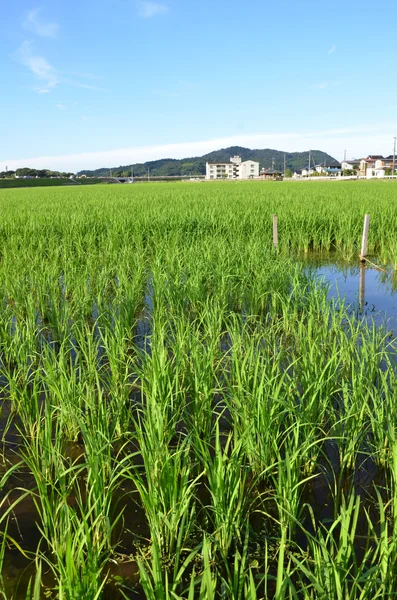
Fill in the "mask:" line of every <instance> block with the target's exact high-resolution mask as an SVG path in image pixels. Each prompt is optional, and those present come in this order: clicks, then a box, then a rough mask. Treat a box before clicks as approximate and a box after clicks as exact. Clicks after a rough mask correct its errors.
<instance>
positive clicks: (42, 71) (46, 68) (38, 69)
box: [16, 41, 59, 93]
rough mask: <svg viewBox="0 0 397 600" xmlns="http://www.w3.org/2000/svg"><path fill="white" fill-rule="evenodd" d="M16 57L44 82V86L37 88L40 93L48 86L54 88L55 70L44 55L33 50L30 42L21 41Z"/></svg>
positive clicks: (57, 80) (57, 81)
mask: <svg viewBox="0 0 397 600" xmlns="http://www.w3.org/2000/svg"><path fill="white" fill-rule="evenodd" d="M16 59H17V60H18V62H20V63H21V64H22V65H24V66H25V67H27V68H28V69H29V70H30V71H31V72H32V73H33V75H34V76H35V77H36V78H37V79H40V80H42V81H44V82H45V88H42V89H40V90H38V91H39V92H40V93H45V92H44V90H45V91H48V88H54V87H55V86H56V85H57V84H58V83H59V79H58V76H57V73H56V70H55V69H54V67H53V66H52V65H50V63H49V62H48V61H47V60H46V59H45V58H44V56H40V55H39V54H36V53H35V52H34V49H33V44H32V42H29V41H25V42H23V44H22V46H20V48H19V49H18V50H17V53H16Z"/></svg>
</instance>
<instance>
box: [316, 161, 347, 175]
mask: <svg viewBox="0 0 397 600" xmlns="http://www.w3.org/2000/svg"><path fill="white" fill-rule="evenodd" d="M315 169H316V171H317V173H319V174H320V175H338V174H339V173H340V170H341V165H340V163H338V162H337V161H336V160H334V161H332V162H328V163H327V162H323V163H320V164H318V165H316V166H315Z"/></svg>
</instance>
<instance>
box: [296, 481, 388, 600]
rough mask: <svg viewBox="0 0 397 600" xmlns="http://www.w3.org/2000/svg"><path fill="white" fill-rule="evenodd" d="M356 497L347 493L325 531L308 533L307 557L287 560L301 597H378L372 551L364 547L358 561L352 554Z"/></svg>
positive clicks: (355, 533)
mask: <svg viewBox="0 0 397 600" xmlns="http://www.w3.org/2000/svg"><path fill="white" fill-rule="evenodd" d="M359 512H360V497H359V496H355V494H354V492H351V493H350V495H349V497H348V498H347V500H346V501H345V500H344V498H343V499H342V504H341V510H340V514H339V516H338V518H336V519H335V520H334V522H333V523H332V524H331V526H330V527H329V528H328V529H325V528H324V530H323V529H322V528H321V526H320V528H319V529H317V530H316V532H315V535H314V536H312V535H310V534H308V542H309V550H308V558H307V559H306V560H305V559H303V560H302V559H299V558H297V557H295V556H294V555H293V554H292V555H291V559H292V561H293V562H294V564H295V565H296V567H297V570H296V572H297V573H298V574H299V575H300V577H301V586H302V589H303V597H304V598H316V599H317V598H318V599H321V600H322V599H323V600H325V599H326V598H337V599H340V600H342V599H343V598H357V599H358V598H378V597H384V596H383V594H382V593H380V594H379V591H380V590H379V579H378V576H377V566H376V564H375V565H372V564H371V557H372V554H373V552H372V549H371V548H368V547H367V548H366V549H365V550H364V556H363V557H362V558H361V560H359V559H358V557H357V553H356V548H355V546H356V543H357V537H356V536H357V523H358V518H359Z"/></svg>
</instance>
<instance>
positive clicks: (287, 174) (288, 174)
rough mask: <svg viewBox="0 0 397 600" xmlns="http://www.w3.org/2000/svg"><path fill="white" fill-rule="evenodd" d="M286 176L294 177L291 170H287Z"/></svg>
mask: <svg viewBox="0 0 397 600" xmlns="http://www.w3.org/2000/svg"><path fill="white" fill-rule="evenodd" d="M284 176H285V177H292V171H291V169H285V173H284Z"/></svg>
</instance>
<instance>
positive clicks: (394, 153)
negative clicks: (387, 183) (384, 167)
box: [391, 137, 396, 177]
mask: <svg viewBox="0 0 397 600" xmlns="http://www.w3.org/2000/svg"><path fill="white" fill-rule="evenodd" d="M395 164H396V138H395V137H394V146H393V168H392V170H391V174H392V176H393V177H394V167H395Z"/></svg>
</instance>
